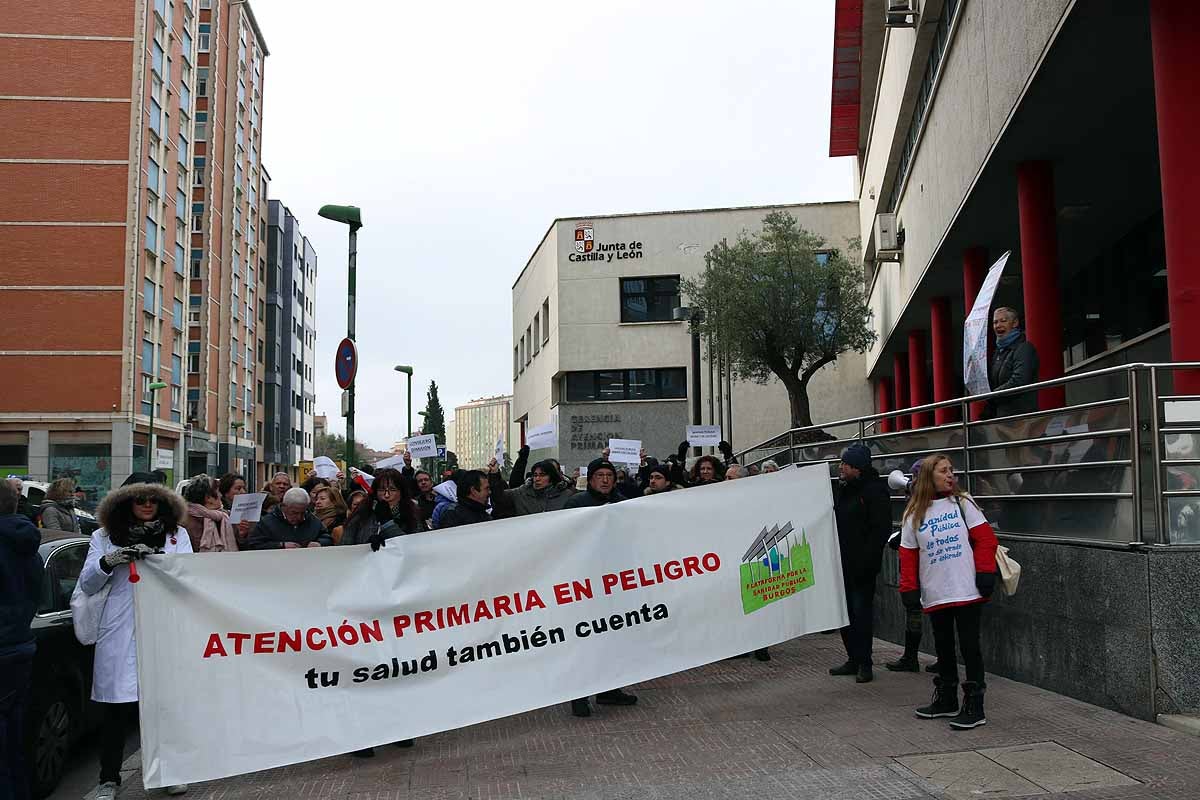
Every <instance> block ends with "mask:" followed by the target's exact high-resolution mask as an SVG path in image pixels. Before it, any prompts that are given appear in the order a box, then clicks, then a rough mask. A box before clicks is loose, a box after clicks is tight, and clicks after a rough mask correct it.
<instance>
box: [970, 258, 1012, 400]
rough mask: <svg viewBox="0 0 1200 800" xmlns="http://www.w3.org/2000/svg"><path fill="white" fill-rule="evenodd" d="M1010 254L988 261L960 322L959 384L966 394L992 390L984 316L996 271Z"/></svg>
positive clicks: (999, 271) (1001, 269) (993, 291)
mask: <svg viewBox="0 0 1200 800" xmlns="http://www.w3.org/2000/svg"><path fill="white" fill-rule="evenodd" d="M1010 255H1012V251H1011V250H1010V251H1008V252H1007V253H1005V254H1004V255H1002V256H1000V258H998V259H996V263H995V264H992V267H991V269H989V270H988V274H987V277H986V278H984V279H983V286H981V287H979V294H978V295H976V296H975V304H974V305H972V306H971V313H970V314H967V319H966V321H965V322H964V323H963V384H964V385H965V386H966V389H967V394H969V395H974V394H987V393H988V392H990V391H991V390H992V387H991V384H990V383H989V382H988V365H987V341H988V337H987V334H988V324H989V323H990V320H989V319H988V317H989V315H990V313H991V309H992V298H993V297H994V296H995V294H996V285H997V284H998V283H1000V275H1001V274H1002V273H1003V272H1004V265H1005V264H1007V263H1008V257H1009V256H1010Z"/></svg>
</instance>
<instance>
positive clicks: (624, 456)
mask: <svg viewBox="0 0 1200 800" xmlns="http://www.w3.org/2000/svg"><path fill="white" fill-rule="evenodd" d="M608 460H609V461H611V462H613V463H614V464H641V463H642V441H641V439H609V440H608Z"/></svg>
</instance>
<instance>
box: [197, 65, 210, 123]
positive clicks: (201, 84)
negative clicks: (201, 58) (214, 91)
mask: <svg viewBox="0 0 1200 800" xmlns="http://www.w3.org/2000/svg"><path fill="white" fill-rule="evenodd" d="M196 94H198V95H200V96H201V97H203V96H205V95H207V94H208V67H200V68H199V69H197V70H196ZM196 118H197V119H199V118H200V115H199V114H197V115H196ZM205 119H207V117H206V118H205Z"/></svg>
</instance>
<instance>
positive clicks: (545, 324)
mask: <svg viewBox="0 0 1200 800" xmlns="http://www.w3.org/2000/svg"><path fill="white" fill-rule="evenodd" d="M548 341H550V298H549V297H547V298H546V299H545V300H543V301H542V344H545V343H546V342H548Z"/></svg>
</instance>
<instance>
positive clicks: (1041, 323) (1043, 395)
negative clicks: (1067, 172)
mask: <svg viewBox="0 0 1200 800" xmlns="http://www.w3.org/2000/svg"><path fill="white" fill-rule="evenodd" d="M1017 213H1018V216H1019V219H1020V223H1021V282H1022V284H1023V287H1024V292H1025V298H1024V299H1025V318H1024V320H1023V323H1024V329H1025V337H1026V338H1027V339H1029V341H1030V342H1032V343H1033V346H1034V347H1035V348H1037V354H1038V363H1039V365H1040V370H1039V373H1038V376H1037V380H1040V381H1047V380H1050V379H1052V378H1061V377H1062V374H1063V356H1062V353H1063V345H1062V298H1061V296H1060V293H1059V288H1058V231H1057V229H1056V228H1055V216H1056V214H1055V210H1054V170H1053V168H1052V167H1051V165H1050V162H1049V161H1024V162H1022V163H1020V164H1018V165H1017ZM1065 404H1066V389H1065V388H1064V387H1062V386H1055V387H1054V388H1052V389H1043V390H1042V391H1041V392H1039V393H1038V405H1039V407H1040V408H1059V407H1061V406H1063V405H1065Z"/></svg>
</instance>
